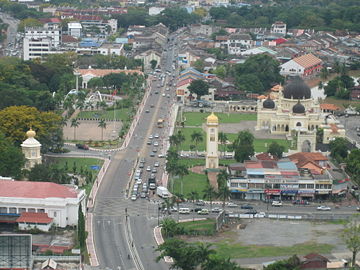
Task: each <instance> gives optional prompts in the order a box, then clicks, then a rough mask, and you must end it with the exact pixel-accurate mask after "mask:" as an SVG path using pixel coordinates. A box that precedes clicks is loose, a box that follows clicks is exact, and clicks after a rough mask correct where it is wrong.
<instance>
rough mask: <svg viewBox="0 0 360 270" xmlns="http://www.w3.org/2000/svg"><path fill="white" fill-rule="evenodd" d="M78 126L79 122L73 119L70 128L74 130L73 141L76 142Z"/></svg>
mask: <svg viewBox="0 0 360 270" xmlns="http://www.w3.org/2000/svg"><path fill="white" fill-rule="evenodd" d="M79 125H80V122H79V121H78V120H77V119H76V118H73V119H72V120H71V125H70V126H71V127H73V128H74V141H75V140H76V128H77V127H78V126H79Z"/></svg>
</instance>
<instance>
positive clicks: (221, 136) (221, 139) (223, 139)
mask: <svg viewBox="0 0 360 270" xmlns="http://www.w3.org/2000/svg"><path fill="white" fill-rule="evenodd" d="M227 140H228V138H227V136H226V134H225V133H224V132H219V142H220V144H221V145H222V146H223V156H224V155H225V145H226V142H227Z"/></svg>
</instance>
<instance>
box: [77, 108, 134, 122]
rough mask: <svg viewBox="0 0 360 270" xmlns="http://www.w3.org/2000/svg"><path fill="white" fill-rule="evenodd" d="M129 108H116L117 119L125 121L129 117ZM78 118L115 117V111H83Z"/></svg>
mask: <svg viewBox="0 0 360 270" xmlns="http://www.w3.org/2000/svg"><path fill="white" fill-rule="evenodd" d="M129 111H130V109H129V108H124V109H116V110H115V119H117V120H121V121H124V120H126V119H128V118H129ZM77 117H78V118H89V119H94V118H97V119H99V120H100V119H110V120H112V119H114V111H113V110H109V111H106V110H105V111H81V112H80V113H79V114H78V116H77Z"/></svg>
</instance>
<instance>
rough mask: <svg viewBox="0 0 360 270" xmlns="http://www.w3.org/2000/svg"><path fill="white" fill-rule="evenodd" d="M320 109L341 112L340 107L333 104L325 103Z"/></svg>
mask: <svg viewBox="0 0 360 270" xmlns="http://www.w3.org/2000/svg"><path fill="white" fill-rule="evenodd" d="M320 109H322V110H331V111H338V110H340V107H338V106H336V105H335V104H331V103H323V104H320Z"/></svg>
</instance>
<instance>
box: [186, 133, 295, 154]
mask: <svg viewBox="0 0 360 270" xmlns="http://www.w3.org/2000/svg"><path fill="white" fill-rule="evenodd" d="M180 130H181V132H182V133H183V134H184V136H185V141H184V142H183V143H182V144H181V147H180V149H181V150H184V151H190V145H195V143H194V142H192V141H191V134H192V133H193V132H194V131H200V132H202V134H203V135H204V136H203V141H202V142H200V143H199V144H198V146H197V150H198V151H204V150H205V147H206V146H205V140H206V133H205V132H204V131H203V130H202V129H201V128H182V129H180ZM226 136H227V138H228V140H229V141H230V142H233V141H234V140H235V138H236V137H237V134H236V133H226ZM273 141H275V142H277V143H279V144H281V145H284V146H285V152H287V151H288V149H289V148H290V145H291V142H290V141H287V140H283V139H255V140H254V148H255V152H257V153H259V152H264V151H266V150H267V147H268V146H269V144H270V143H271V142H273ZM220 150H221V151H222V146H221V145H219V151H220Z"/></svg>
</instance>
